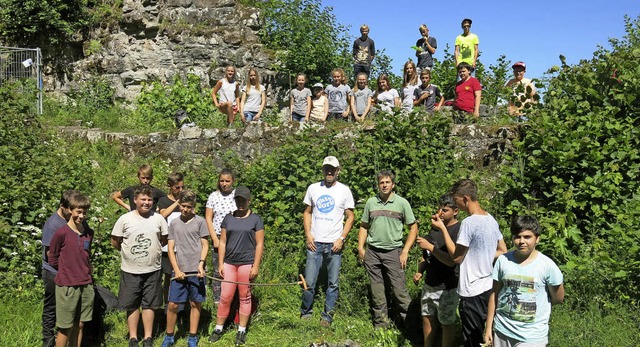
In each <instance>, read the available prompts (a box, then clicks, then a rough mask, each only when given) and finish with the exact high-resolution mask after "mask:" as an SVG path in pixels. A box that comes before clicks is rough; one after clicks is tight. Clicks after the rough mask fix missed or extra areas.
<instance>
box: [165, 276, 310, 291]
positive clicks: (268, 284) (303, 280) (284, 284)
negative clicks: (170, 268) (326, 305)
mask: <svg viewBox="0 0 640 347" xmlns="http://www.w3.org/2000/svg"><path fill="white" fill-rule="evenodd" d="M196 276H198V275H197V274H188V275H184V277H196ZM299 276H300V281H297V282H288V283H254V282H237V281H230V280H225V279H222V278H216V277H213V276H209V275H205V276H204V277H206V278H208V279H210V280H212V281H218V282H226V283H235V284H243V285H247V286H254V287H255V286H259V287H276V286H292V285H302V287H303V288H304V290H307V281H305V279H304V276H302V274H300V275H299ZM175 279H176V277H172V278H171V280H172V281H173V280H175Z"/></svg>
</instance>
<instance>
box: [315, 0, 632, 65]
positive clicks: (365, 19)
mask: <svg viewBox="0 0 640 347" xmlns="http://www.w3.org/2000/svg"><path fill="white" fill-rule="evenodd" d="M322 4H323V5H324V6H332V7H333V13H334V14H335V15H336V17H337V19H338V22H339V23H342V24H344V25H349V26H350V28H349V34H350V35H351V36H352V37H353V38H355V37H357V36H359V35H360V32H359V28H360V25H362V24H363V23H367V24H368V25H369V26H370V27H371V33H370V34H369V36H370V37H371V38H372V39H373V40H374V41H375V44H376V49H380V50H381V49H386V52H385V53H386V54H387V55H389V56H390V57H391V58H392V59H393V67H394V72H395V73H396V74H399V73H400V71H401V69H402V65H403V64H404V63H405V62H406V61H407V59H408V58H409V57H411V58H414V61H415V55H414V54H415V51H414V50H413V49H411V46H413V45H415V43H416V40H418V39H419V38H420V34H419V32H418V27H419V26H420V24H422V23H424V24H426V25H427V26H428V27H429V32H430V35H431V36H433V37H435V38H436V39H437V41H438V50H437V51H436V55H435V57H436V58H437V59H442V58H443V57H444V53H443V52H444V48H445V45H446V44H447V43H448V44H449V46H450V47H451V49H450V51H451V52H452V53H453V45H454V42H455V38H456V36H457V35H459V34H460V33H461V32H462V29H461V28H460V22H461V21H462V19H463V18H471V19H472V20H473V25H472V27H471V32H473V33H475V34H477V35H478V37H479V39H480V45H479V47H480V51H481V54H482V56H481V57H480V59H481V60H482V61H483V62H484V63H485V64H487V65H488V64H492V63H495V61H496V59H497V58H498V57H499V56H500V55H501V54H504V55H506V56H507V59H509V60H511V62H512V63H513V62H516V61H520V60H521V61H524V62H525V63H526V64H527V77H529V78H539V77H542V75H543V74H544V72H545V71H546V70H548V69H549V68H550V67H551V66H553V65H560V61H559V59H558V56H559V55H560V54H562V55H564V56H566V57H567V62H568V63H569V64H575V63H578V62H579V61H580V59H589V58H591V57H592V56H593V52H594V51H595V50H596V49H597V46H598V45H601V46H604V47H609V45H608V39H609V38H611V37H615V38H621V37H622V36H623V35H624V33H625V31H624V15H628V16H630V17H631V18H636V17H637V16H638V15H639V14H640V1H639V0H608V1H594V0H583V1H577V0H569V1H565V0H556V1H549V0H538V1H503V0H496V1H491V0H490V1H468V2H466V4H465V2H464V1H424V0H385V1H381V0H359V1H352V0H322ZM463 4H464V5H463Z"/></svg>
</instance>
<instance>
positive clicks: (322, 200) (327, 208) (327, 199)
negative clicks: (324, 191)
mask: <svg viewBox="0 0 640 347" xmlns="http://www.w3.org/2000/svg"><path fill="white" fill-rule="evenodd" d="M335 206H336V201H335V200H333V197H331V195H322V196H321V197H319V198H318V201H316V207H317V208H318V211H320V212H322V213H329V212H331V211H333V208H334V207H335Z"/></svg>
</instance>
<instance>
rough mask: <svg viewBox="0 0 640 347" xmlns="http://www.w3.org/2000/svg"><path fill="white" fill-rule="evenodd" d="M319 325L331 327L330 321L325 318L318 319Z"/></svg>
mask: <svg viewBox="0 0 640 347" xmlns="http://www.w3.org/2000/svg"><path fill="white" fill-rule="evenodd" d="M320 326H321V327H324V328H330V327H331V322H329V321H328V320H326V319H321V320H320Z"/></svg>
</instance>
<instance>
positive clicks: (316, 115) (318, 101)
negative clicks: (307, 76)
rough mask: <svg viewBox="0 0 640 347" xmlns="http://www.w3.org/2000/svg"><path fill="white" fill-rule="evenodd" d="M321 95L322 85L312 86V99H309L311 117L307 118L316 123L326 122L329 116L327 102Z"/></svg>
mask: <svg viewBox="0 0 640 347" xmlns="http://www.w3.org/2000/svg"><path fill="white" fill-rule="evenodd" d="M323 93H324V90H323V88H322V83H316V84H314V85H313V99H311V115H310V116H309V117H310V118H311V119H312V120H314V121H316V122H326V121H327V115H328V114H329V102H328V101H327V97H326V96H324V94H323Z"/></svg>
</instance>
